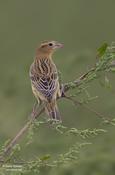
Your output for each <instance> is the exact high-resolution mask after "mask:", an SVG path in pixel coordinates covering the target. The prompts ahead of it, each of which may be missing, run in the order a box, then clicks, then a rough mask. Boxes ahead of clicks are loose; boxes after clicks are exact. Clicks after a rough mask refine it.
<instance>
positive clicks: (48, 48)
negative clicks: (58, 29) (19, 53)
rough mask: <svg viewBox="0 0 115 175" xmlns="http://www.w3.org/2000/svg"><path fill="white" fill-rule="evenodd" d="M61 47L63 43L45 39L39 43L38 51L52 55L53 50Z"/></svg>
mask: <svg viewBox="0 0 115 175" xmlns="http://www.w3.org/2000/svg"><path fill="white" fill-rule="evenodd" d="M62 47H63V44H61V43H59V42H57V41H46V42H42V43H41V45H40V47H39V48H38V51H39V52H40V53H41V54H47V55H52V54H53V53H54V51H56V50H57V49H59V48H62Z"/></svg>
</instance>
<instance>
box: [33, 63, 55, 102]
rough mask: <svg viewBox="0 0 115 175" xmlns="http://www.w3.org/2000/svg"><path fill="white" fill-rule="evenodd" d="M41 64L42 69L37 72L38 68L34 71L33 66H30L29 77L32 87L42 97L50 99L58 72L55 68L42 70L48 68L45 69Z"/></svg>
mask: <svg viewBox="0 0 115 175" xmlns="http://www.w3.org/2000/svg"><path fill="white" fill-rule="evenodd" d="M41 66H42V71H40V72H39V73H38V71H39V70H37V71H35V67H34V68H33V66H31V68H30V78H31V81H32V85H33V86H34V88H35V89H36V90H38V92H40V93H41V94H42V95H43V96H44V97H46V98H47V99H48V100H50V99H52V96H53V94H54V92H55V90H56V88H57V82H58V73H57V71H56V69H54V70H52V71H50V72H49V73H48V72H47V73H46V72H44V70H45V71H46V70H49V68H46V69H45V66H44V68H43V64H42V65H41ZM39 68H40V67H39Z"/></svg>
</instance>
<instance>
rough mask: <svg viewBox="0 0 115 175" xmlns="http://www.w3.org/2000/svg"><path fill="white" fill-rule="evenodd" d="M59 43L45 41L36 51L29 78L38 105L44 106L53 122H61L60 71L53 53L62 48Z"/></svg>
mask: <svg viewBox="0 0 115 175" xmlns="http://www.w3.org/2000/svg"><path fill="white" fill-rule="evenodd" d="M62 47H63V44H62V43H59V42H57V41H45V42H42V43H41V44H40V46H39V47H38V48H37V49H36V54H35V59H34V61H33V63H32V64H31V66H30V71H29V76H30V80H31V87H32V91H33V94H34V96H35V97H36V99H37V104H39V105H40V104H44V106H45V112H46V114H47V115H48V116H49V118H50V119H51V120H55V121H60V122H61V115H60V112H59V109H58V106H57V102H56V100H57V98H58V97H60V96H61V90H60V84H59V76H58V70H57V67H56V65H55V63H54V62H53V59H52V55H53V53H54V52H55V51H56V50H57V49H59V48H62Z"/></svg>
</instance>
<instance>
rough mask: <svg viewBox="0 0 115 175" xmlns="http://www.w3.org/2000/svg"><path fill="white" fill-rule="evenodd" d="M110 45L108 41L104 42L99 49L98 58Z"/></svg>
mask: <svg viewBox="0 0 115 175" xmlns="http://www.w3.org/2000/svg"><path fill="white" fill-rule="evenodd" d="M107 47H108V44H107V43H104V44H103V45H102V46H101V47H99V48H98V49H97V58H100V57H102V56H103V55H104V53H105V51H106V49H107Z"/></svg>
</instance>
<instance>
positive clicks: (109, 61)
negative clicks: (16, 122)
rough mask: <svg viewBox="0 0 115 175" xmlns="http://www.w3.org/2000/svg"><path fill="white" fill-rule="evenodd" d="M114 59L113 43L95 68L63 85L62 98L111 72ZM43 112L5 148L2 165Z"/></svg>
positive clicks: (41, 110)
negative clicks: (105, 72)
mask: <svg viewBox="0 0 115 175" xmlns="http://www.w3.org/2000/svg"><path fill="white" fill-rule="evenodd" d="M102 51H103V46H102V47H101V48H100V50H99V52H100V54H101V52H102ZM113 59H115V46H114V43H112V45H111V46H110V47H107V48H106V50H105V52H104V53H103V55H101V57H99V58H98V62H97V63H96V64H95V66H94V67H92V68H91V69H89V71H87V72H86V73H84V74H83V75H81V76H80V77H79V78H77V79H75V81H73V82H69V83H65V84H62V85H61V90H62V96H61V97H60V98H64V97H65V98H68V97H67V96H66V92H67V91H69V90H70V89H74V88H78V87H80V86H81V85H83V84H86V83H88V82H89V81H92V80H94V79H96V78H97V77H99V76H101V75H98V73H99V72H102V71H110V70H111V68H113V67H114V66H115V62H114V61H113ZM57 100H58V99H57ZM70 100H73V99H70ZM73 102H74V103H76V101H73ZM43 112H44V107H42V108H41V109H40V110H39V111H37V112H36V113H35V115H34V117H32V118H30V120H29V121H27V122H26V124H25V125H24V126H23V128H22V129H21V130H20V131H19V132H18V133H17V134H16V136H15V137H14V138H13V139H12V140H11V141H10V143H9V144H8V145H7V146H6V147H5V149H4V152H3V153H2V155H1V156H0V162H1V163H4V162H5V161H6V158H7V156H9V155H10V153H11V152H12V149H13V147H14V146H15V145H16V144H17V143H18V142H19V140H20V139H21V137H22V136H23V135H24V134H25V133H26V131H27V130H28V128H29V126H30V125H31V124H32V123H33V122H34V120H35V119H37V118H38V117H39V116H40V115H41V114H42V113H43ZM94 112H95V111H94ZM95 113H97V112H95ZM97 114H98V113H97ZM101 117H103V116H101Z"/></svg>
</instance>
